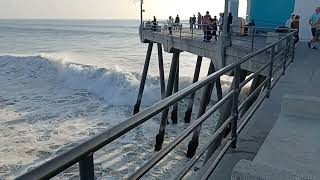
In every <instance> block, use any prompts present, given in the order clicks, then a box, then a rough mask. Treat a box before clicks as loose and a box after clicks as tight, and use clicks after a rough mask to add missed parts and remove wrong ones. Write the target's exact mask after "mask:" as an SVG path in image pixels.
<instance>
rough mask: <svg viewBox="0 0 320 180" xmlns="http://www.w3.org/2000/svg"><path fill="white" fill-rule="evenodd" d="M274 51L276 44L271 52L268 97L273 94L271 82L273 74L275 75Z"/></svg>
mask: <svg viewBox="0 0 320 180" xmlns="http://www.w3.org/2000/svg"><path fill="white" fill-rule="evenodd" d="M274 51H275V46H272V48H271V52H270V68H269V76H268V79H269V81H268V87H267V89H268V90H267V98H270V94H271V82H272V75H273V58H274Z"/></svg>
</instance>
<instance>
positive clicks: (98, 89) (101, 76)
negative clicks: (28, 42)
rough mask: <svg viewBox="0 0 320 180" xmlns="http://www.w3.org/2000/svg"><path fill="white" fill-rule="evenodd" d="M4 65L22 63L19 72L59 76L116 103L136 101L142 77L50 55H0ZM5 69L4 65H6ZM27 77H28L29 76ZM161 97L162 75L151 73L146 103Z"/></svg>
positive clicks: (69, 84)
mask: <svg viewBox="0 0 320 180" xmlns="http://www.w3.org/2000/svg"><path fill="white" fill-rule="evenodd" d="M0 62H1V63H0V64H1V66H6V65H8V64H11V66H14V65H15V64H19V66H23V67H24V68H23V69H22V70H21V69H20V71H24V72H19V73H21V74H23V75H25V76H28V73H29V72H30V71H32V72H34V73H36V74H34V75H33V76H36V77H37V78H43V77H48V76H49V77H48V78H56V79H58V80H59V81H61V82H63V84H64V85H65V86H66V87H68V88H74V89H84V90H87V91H88V92H89V93H91V94H93V95H94V96H96V97H98V98H101V99H103V100H104V101H105V102H106V103H108V104H110V105H114V106H132V105H134V103H135V100H136V97H137V94H138V89H139V85H140V79H141V76H140V75H139V74H136V73H131V72H125V71H123V70H121V69H119V68H114V69H106V68H99V67H96V66H89V65H83V64H77V63H72V62H69V61H68V60H66V59H59V58H55V57H51V56H48V55H38V56H0ZM4 68H5V67H4ZM26 78H27V77H26ZM159 100H160V85H159V77H156V76H148V77H147V81H146V86H145V90H144V94H143V105H144V106H150V105H152V104H154V103H155V102H157V101H159Z"/></svg>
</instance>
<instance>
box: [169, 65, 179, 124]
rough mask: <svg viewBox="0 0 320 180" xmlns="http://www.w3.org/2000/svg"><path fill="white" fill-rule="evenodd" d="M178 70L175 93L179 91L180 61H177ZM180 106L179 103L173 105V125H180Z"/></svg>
mask: <svg viewBox="0 0 320 180" xmlns="http://www.w3.org/2000/svg"><path fill="white" fill-rule="evenodd" d="M177 61H178V63H177V70H176V76H175V80H174V93H176V92H178V91H179V59H177ZM178 106H179V103H176V104H174V105H173V109H172V113H171V120H172V124H177V123H178Z"/></svg>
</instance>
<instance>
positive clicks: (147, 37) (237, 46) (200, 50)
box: [140, 29, 285, 75]
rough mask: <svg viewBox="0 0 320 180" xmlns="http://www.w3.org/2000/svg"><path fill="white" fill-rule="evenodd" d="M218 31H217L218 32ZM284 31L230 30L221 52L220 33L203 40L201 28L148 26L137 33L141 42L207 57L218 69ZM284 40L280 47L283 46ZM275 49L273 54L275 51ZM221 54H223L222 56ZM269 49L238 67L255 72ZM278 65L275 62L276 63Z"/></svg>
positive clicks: (264, 44)
mask: <svg viewBox="0 0 320 180" xmlns="http://www.w3.org/2000/svg"><path fill="white" fill-rule="evenodd" d="M217 34H219V32H217ZM284 35H285V34H276V35H273V36H272V35H270V34H269V35H268V33H265V32H261V33H257V34H254V35H253V36H254V37H252V35H250V34H248V36H243V35H239V34H238V33H233V34H232V36H231V38H230V39H231V42H230V45H228V46H227V47H226V49H225V51H224V52H223V50H222V49H223V48H222V47H223V44H222V42H223V40H222V37H221V36H217V40H215V38H214V37H213V38H212V40H211V41H210V42H204V41H203V39H204V32H203V30H190V29H181V30H173V32H172V34H169V31H168V30H162V29H161V30H159V31H154V30H150V29H143V30H142V31H141V34H140V38H141V41H142V42H144V43H149V42H153V43H159V44H162V46H163V49H164V51H165V52H168V53H173V52H174V51H176V50H179V51H182V52H188V53H191V54H195V55H198V56H202V57H206V58H209V59H211V60H213V61H214V64H215V66H216V68H217V69H221V68H223V67H224V66H226V65H229V64H232V63H234V62H236V61H238V60H239V59H241V58H242V57H244V56H245V55H247V54H249V53H251V52H253V51H254V50H258V49H261V48H263V47H265V46H267V45H270V44H272V43H274V42H276V41H278V40H280V39H281V38H282V37H283V36H284ZM284 43H285V42H283V46H285V44H284ZM278 49H281V47H279V48H276V53H278V51H277V50H278ZM223 56H224V57H223ZM269 56H270V52H263V53H261V54H259V55H257V56H256V57H254V58H252V59H251V60H250V61H248V62H247V63H244V64H242V66H241V68H242V69H244V70H247V71H249V72H256V71H257V70H258V69H260V68H261V67H262V66H263V65H265V64H266V63H267V62H268V60H269ZM278 65H279V64H274V66H275V67H276V66H278ZM267 73H268V72H267V71H263V72H261V74H262V75H267Z"/></svg>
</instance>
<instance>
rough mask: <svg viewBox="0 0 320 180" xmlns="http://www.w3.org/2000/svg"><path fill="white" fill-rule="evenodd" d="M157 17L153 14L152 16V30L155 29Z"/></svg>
mask: <svg viewBox="0 0 320 180" xmlns="http://www.w3.org/2000/svg"><path fill="white" fill-rule="evenodd" d="M157 25H158V23H157V18H156V17H155V16H153V20H152V30H153V31H157Z"/></svg>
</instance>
